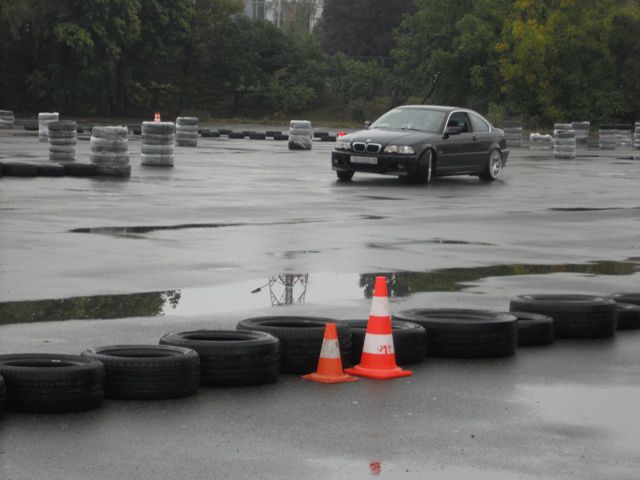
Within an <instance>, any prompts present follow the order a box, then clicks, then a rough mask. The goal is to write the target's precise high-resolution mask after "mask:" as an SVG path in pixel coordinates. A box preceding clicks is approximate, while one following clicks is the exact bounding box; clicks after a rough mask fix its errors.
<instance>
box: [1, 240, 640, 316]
mask: <svg viewBox="0 0 640 480" xmlns="http://www.w3.org/2000/svg"><path fill="white" fill-rule="evenodd" d="M285 253H286V252H285ZM289 253H291V252H289ZM294 253H295V254H299V253H301V252H294ZM305 253H311V251H308V252H305ZM638 272H640V259H638V258H634V259H629V260H627V261H625V262H610V261H601V262H594V263H587V264H560V265H527V264H513V265H494V266H489V267H476V268H446V269H441V270H433V271H430V272H391V273H388V272H387V273H385V272H382V273H365V274H334V273H312V274H309V273H302V274H282V275H276V276H272V277H269V278H267V279H258V280H252V281H247V282H242V283H235V284H227V285H218V286H213V287H202V288H186V289H181V290H168V291H158V292H145V293H135V294H125V295H99V296H86V297H72V298H64V299H55V300H35V301H21V302H4V303H0V324H10V323H27V322H47V321H58V320H69V319H111V318H126V317H153V316H158V315H165V314H175V315H182V316H193V315H206V314H210V313H212V312H215V313H223V312H233V311H237V310H248V309H249V310H250V309H259V308H266V307H269V306H272V307H278V306H281V305H290V304H295V303H305V302H309V303H319V304H323V303H336V302H345V301H353V300H361V299H363V298H370V297H371V296H372V294H373V285H374V283H375V278H376V276H378V275H384V276H385V277H387V282H388V289H389V295H390V296H391V297H405V296H408V295H411V294H414V293H419V292H455V291H461V290H464V289H466V288H470V287H471V286H473V282H477V281H479V280H481V279H484V278H488V277H505V276H514V275H543V274H550V273H579V274H588V275H632V274H634V273H638Z"/></svg>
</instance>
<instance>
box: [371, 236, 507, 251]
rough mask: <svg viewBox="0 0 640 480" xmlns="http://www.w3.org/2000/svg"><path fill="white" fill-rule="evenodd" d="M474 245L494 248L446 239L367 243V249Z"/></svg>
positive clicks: (483, 243) (482, 245) (492, 245)
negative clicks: (432, 245)
mask: <svg viewBox="0 0 640 480" xmlns="http://www.w3.org/2000/svg"><path fill="white" fill-rule="evenodd" d="M426 244H436V245H476V246H481V247H495V246H496V245H495V244H494V243H485V242H469V241H467V240H448V239H446V238H432V239H430V240H407V241H400V242H372V243H367V248H383V249H392V248H396V247H402V246H408V245H426Z"/></svg>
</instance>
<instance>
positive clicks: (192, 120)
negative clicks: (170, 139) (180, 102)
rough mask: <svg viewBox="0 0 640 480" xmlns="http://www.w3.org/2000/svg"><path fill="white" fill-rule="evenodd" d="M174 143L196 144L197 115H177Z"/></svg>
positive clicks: (195, 145)
mask: <svg viewBox="0 0 640 480" xmlns="http://www.w3.org/2000/svg"><path fill="white" fill-rule="evenodd" d="M176 145H178V146H179V147H197V146H198V118H197V117H178V118H177V119H176Z"/></svg>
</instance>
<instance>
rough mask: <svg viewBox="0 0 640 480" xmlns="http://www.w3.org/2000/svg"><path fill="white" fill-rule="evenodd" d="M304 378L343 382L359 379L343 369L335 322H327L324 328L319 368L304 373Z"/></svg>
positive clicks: (324, 381)
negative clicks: (306, 373) (307, 373)
mask: <svg viewBox="0 0 640 480" xmlns="http://www.w3.org/2000/svg"><path fill="white" fill-rule="evenodd" d="M302 378H306V379H308V380H313V381H314V382H320V383H343V382H355V381H356V380H358V379H357V378H355V377H352V376H351V375H347V374H345V373H344V372H343V371H342V359H341V358H340V344H339V343H338V332H337V331H336V324H335V323H327V326H326V327H325V329H324V338H323V339H322V350H320V360H319V361H318V370H317V371H316V372H315V373H310V374H309V375H303V376H302Z"/></svg>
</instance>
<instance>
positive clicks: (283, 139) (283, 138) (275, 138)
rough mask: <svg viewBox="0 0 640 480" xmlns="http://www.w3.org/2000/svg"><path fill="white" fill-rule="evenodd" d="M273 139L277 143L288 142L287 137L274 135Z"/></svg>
mask: <svg viewBox="0 0 640 480" xmlns="http://www.w3.org/2000/svg"><path fill="white" fill-rule="evenodd" d="M273 139H274V140H278V141H286V140H289V135H274V136H273Z"/></svg>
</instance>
